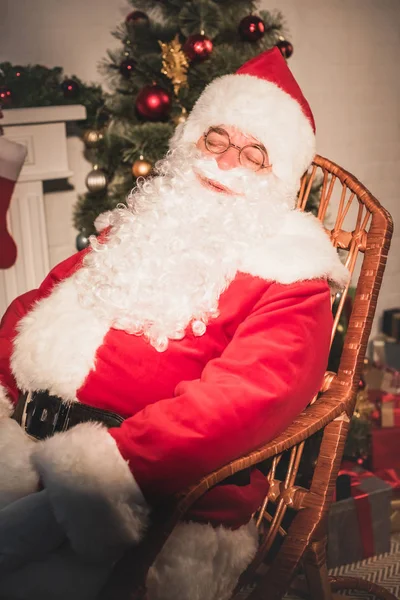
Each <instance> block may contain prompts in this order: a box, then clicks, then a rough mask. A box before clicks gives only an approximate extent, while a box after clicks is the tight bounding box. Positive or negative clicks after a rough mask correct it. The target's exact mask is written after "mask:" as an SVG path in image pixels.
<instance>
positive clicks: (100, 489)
mask: <svg viewBox="0 0 400 600" xmlns="http://www.w3.org/2000/svg"><path fill="white" fill-rule="evenodd" d="M32 460H33V463H34V465H35V466H36V468H37V470H38V472H39V474H40V477H41V480H42V482H43V485H44V487H45V489H46V490H47V491H48V494H49V498H50V502H51V505H52V508H53V510H54V514H55V516H56V519H57V521H58V522H59V524H60V525H62V527H63V528H64V530H65V533H66V535H67V537H68V538H69V540H70V542H71V546H72V548H73V549H74V550H75V552H77V553H78V554H79V555H80V556H82V557H84V558H86V559H94V560H102V559H104V558H115V557H116V556H118V554H119V553H121V552H122V551H123V550H124V549H126V548H127V547H129V546H130V545H132V544H136V543H138V542H139V541H140V540H141V539H142V537H143V535H144V531H145V529H146V526H147V519H148V513H149V509H148V507H147V505H146V502H145V500H144V498H143V495H142V493H141V491H140V489H139V487H138V485H137V483H136V481H135V479H134V477H133V476H132V474H131V472H130V470H129V467H128V464H127V462H126V461H125V460H124V459H123V458H122V456H121V454H120V452H119V450H118V447H117V445H116V442H115V440H114V439H113V438H112V437H111V436H110V434H109V433H108V432H107V430H106V429H105V428H104V427H102V426H101V425H99V424H97V423H82V424H80V425H76V426H75V427H73V428H72V429H70V430H69V431H66V432H63V433H57V434H55V435H54V436H53V437H51V438H48V439H47V440H44V441H43V442H39V443H38V444H37V447H36V449H35V452H34V453H33V456H32Z"/></svg>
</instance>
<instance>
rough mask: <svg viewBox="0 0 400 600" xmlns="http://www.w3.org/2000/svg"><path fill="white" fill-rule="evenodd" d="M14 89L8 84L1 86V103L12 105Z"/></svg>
mask: <svg viewBox="0 0 400 600" xmlns="http://www.w3.org/2000/svg"><path fill="white" fill-rule="evenodd" d="M12 100H13V97H12V91H11V90H10V88H9V87H7V86H6V85H3V86H1V87H0V104H2V105H3V106H10V104H12Z"/></svg>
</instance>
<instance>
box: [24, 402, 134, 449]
mask: <svg viewBox="0 0 400 600" xmlns="http://www.w3.org/2000/svg"><path fill="white" fill-rule="evenodd" d="M13 418H14V419H15V420H16V421H18V423H19V424H20V425H21V427H23V428H24V429H25V431H26V432H27V433H28V435H30V436H32V437H34V438H36V439H38V440H43V439H44V438H47V437H51V436H52V435H53V434H54V433H57V432H58V431H66V430H67V429H70V428H71V427H73V426H74V425H77V424H78V423H85V422H86V421H96V422H98V423H103V425H105V426H106V427H119V426H120V425H121V423H123V421H124V420H125V419H124V418H123V417H121V416H120V415H118V414H117V413H113V412H109V411H107V410H100V409H99V408H94V407H93V406H88V405H87V404H82V403H81V402H66V401H65V400H62V398H59V397H58V396H51V395H50V394H49V393H48V392H47V391H44V392H42V391H41V392H31V393H29V394H25V395H24V396H21V398H20V399H19V402H18V405H17V408H16V410H15V413H14V415H13Z"/></svg>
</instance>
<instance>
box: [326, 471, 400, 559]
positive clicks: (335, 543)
mask: <svg viewBox="0 0 400 600" xmlns="http://www.w3.org/2000/svg"><path fill="white" fill-rule="evenodd" d="M339 475H348V476H349V477H350V485H351V497H350V498H345V499H343V500H339V501H337V502H333V504H332V505H331V507H330V511H329V519H328V548H327V552H328V554H327V558H328V566H329V567H330V568H333V567H336V566H339V565H343V564H347V563H352V562H356V561H358V560H362V559H363V558H368V557H370V556H373V555H374V554H382V553H384V552H387V551H388V550H389V547H390V499H391V495H392V489H391V486H390V485H388V484H387V483H385V482H384V481H382V480H381V479H379V478H378V477H376V475H375V474H374V473H370V472H369V471H365V470H364V469H362V468H361V467H360V466H359V465H357V464H355V463H352V462H349V461H344V462H343V463H342V466H341V470H340V471H339Z"/></svg>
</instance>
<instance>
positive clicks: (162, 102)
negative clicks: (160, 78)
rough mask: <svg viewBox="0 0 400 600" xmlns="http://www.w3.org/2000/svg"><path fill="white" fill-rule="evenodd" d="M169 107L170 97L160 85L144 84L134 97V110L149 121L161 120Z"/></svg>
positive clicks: (166, 114) (165, 115)
mask: <svg viewBox="0 0 400 600" xmlns="http://www.w3.org/2000/svg"><path fill="white" fill-rule="evenodd" d="M170 109H171V97H170V95H169V94H168V92H166V91H165V90H164V89H163V88H162V87H161V86H160V85H146V86H145V87H144V88H142V89H141V90H140V92H139V94H138V96H137V98H136V110H137V112H138V113H139V115H140V116H141V117H143V118H144V119H149V120H150V121H161V120H162V119H165V118H166V117H167V116H168V113H169V111H170Z"/></svg>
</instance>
